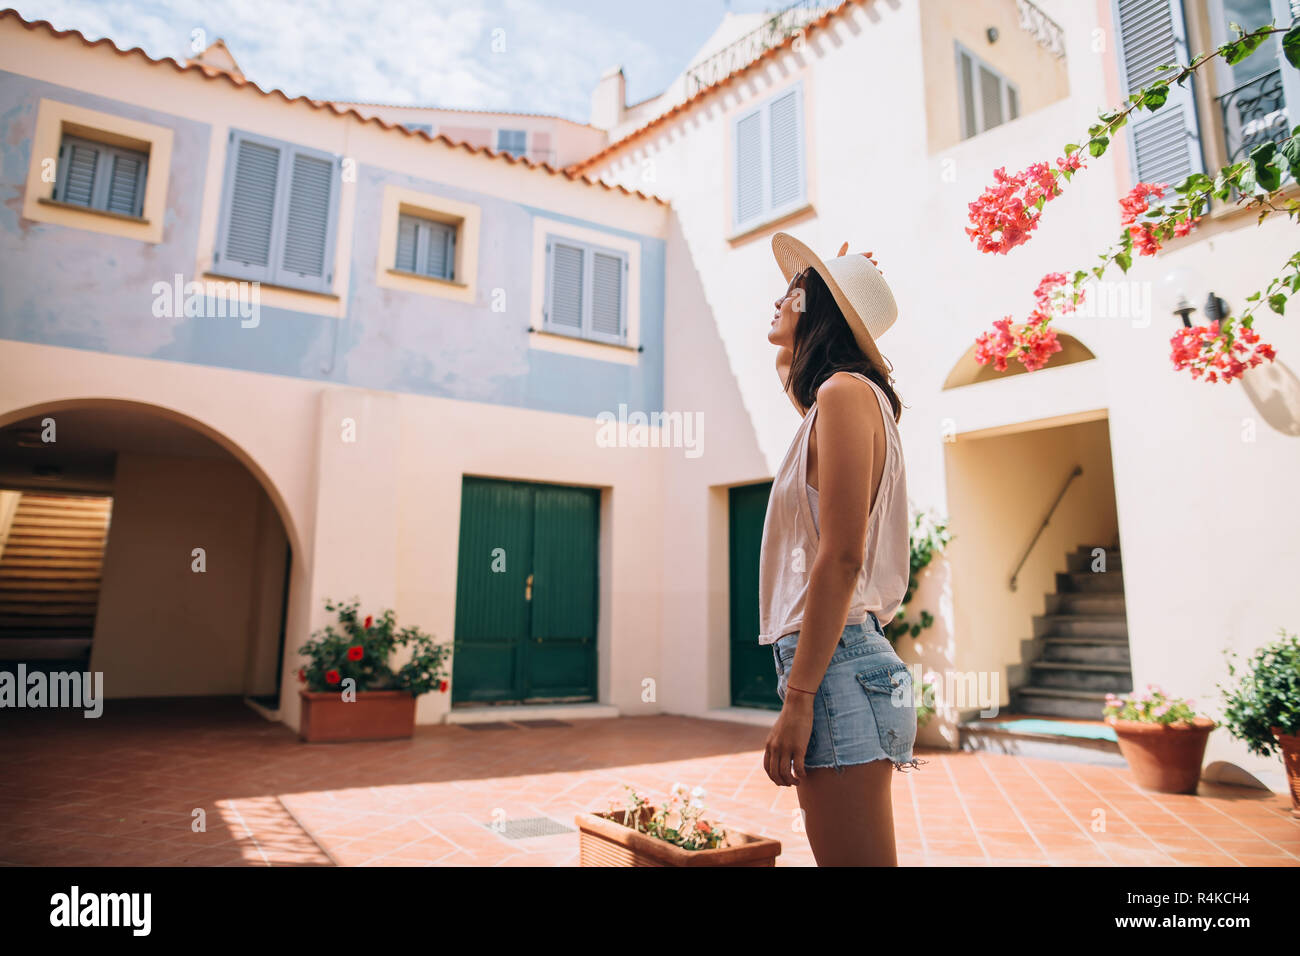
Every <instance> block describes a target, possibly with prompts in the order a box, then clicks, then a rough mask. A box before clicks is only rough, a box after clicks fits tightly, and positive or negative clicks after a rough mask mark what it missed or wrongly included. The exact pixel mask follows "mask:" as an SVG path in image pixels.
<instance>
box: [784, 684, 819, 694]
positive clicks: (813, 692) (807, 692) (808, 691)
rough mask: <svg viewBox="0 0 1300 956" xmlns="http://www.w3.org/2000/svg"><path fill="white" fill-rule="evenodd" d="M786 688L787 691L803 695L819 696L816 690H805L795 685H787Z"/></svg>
mask: <svg viewBox="0 0 1300 956" xmlns="http://www.w3.org/2000/svg"><path fill="white" fill-rule="evenodd" d="M785 688H786V690H797V691H798V692H799V693H801V694H812V695H814V696H816V694H817V691H815V690H804V689H803V688H802V687H795V686H794V685H793V684H786V685H785Z"/></svg>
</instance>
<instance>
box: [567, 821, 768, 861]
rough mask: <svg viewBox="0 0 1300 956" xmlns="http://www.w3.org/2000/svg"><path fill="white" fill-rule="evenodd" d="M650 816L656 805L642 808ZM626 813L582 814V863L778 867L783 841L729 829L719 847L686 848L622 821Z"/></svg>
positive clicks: (579, 826) (579, 839)
mask: <svg viewBox="0 0 1300 956" xmlns="http://www.w3.org/2000/svg"><path fill="white" fill-rule="evenodd" d="M642 812H643V813H646V814H647V815H649V814H651V813H653V812H654V808H653V807H650V808H646V809H645V810H643V811H642ZM621 817H622V813H620V812H618V811H614V812H612V813H579V814H578V815H577V817H576V818H575V819H576V821H577V824H578V830H579V836H578V847H579V858H580V865H582V866H776V858H777V857H778V856H780V855H781V842H780V841H779V840H769V839H767V838H766V837H756V836H750V835H749V834H748V833H738V832H736V831H734V830H728V831H727V843H726V845H725V846H720V847H718V848H717V849H716V850H683V849H682V848H681V847H679V846H673V844H671V843H665V842H664V841H663V840H660V839H658V838H656V837H652V836H649V835H647V834H645V833H640V832H638V831H636V830H633V829H632V828H631V827H629V826H626V825H625V824H623V823H621V822H620V818H621Z"/></svg>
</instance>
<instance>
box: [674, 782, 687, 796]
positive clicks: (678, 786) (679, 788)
mask: <svg viewBox="0 0 1300 956" xmlns="http://www.w3.org/2000/svg"><path fill="white" fill-rule="evenodd" d="M671 792H672V795H673V796H674V797H679V796H681V795H682V794H683V793H685V792H686V784H684V783H675V784H673V788H672V791H671Z"/></svg>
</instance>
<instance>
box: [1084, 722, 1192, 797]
mask: <svg viewBox="0 0 1300 956" xmlns="http://www.w3.org/2000/svg"><path fill="white" fill-rule="evenodd" d="M1106 723H1108V724H1109V725H1110V726H1111V727H1113V728H1114V730H1115V737H1116V739H1117V740H1118V741H1119V752H1120V755H1121V756H1123V758H1124V759H1125V760H1126V761H1128V766H1129V769H1130V770H1132V771H1133V776H1134V778H1135V779H1136V780H1137V782H1138V786H1139V787H1142V788H1143V789H1144V790H1154V791H1156V792H1157V793H1195V792H1196V786H1197V784H1198V783H1199V782H1200V779H1201V763H1202V761H1204V760H1205V745H1206V743H1207V742H1208V740H1209V737H1210V732H1211V731H1212V730H1214V728H1215V727H1217V726H1218V725H1217V724H1216V723H1215V722H1214V721H1212V720H1210V719H1209V718H1207V717H1197V718H1196V719H1195V720H1194V721H1193V722H1192V723H1190V724H1189V723H1186V722H1183V723H1176V724H1152V723H1147V722H1146V721H1139V720H1120V719H1119V718H1117V717H1107V718H1106Z"/></svg>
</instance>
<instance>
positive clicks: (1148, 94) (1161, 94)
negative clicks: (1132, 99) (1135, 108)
mask: <svg viewBox="0 0 1300 956" xmlns="http://www.w3.org/2000/svg"><path fill="white" fill-rule="evenodd" d="M1167 99H1169V84H1168V83H1157V84H1156V85H1154V86H1149V87H1147V88H1146V90H1144V91H1143V96H1142V105H1143V106H1145V107H1146V108H1147V109H1149V110H1151V111H1152V112H1155V111H1156V110H1158V109H1160V107H1162V106H1164V105H1165V100H1167Z"/></svg>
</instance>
